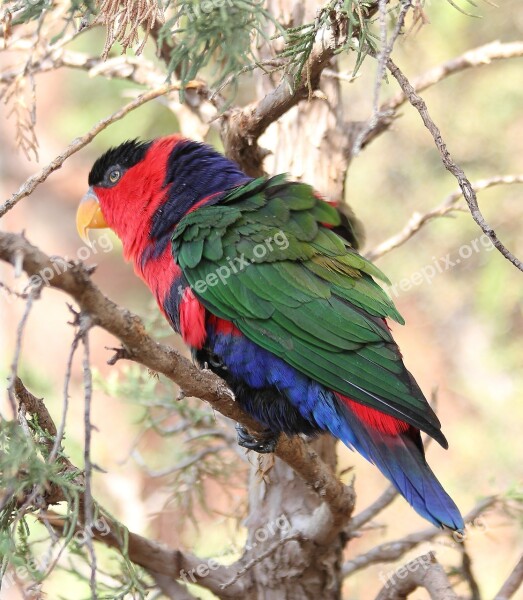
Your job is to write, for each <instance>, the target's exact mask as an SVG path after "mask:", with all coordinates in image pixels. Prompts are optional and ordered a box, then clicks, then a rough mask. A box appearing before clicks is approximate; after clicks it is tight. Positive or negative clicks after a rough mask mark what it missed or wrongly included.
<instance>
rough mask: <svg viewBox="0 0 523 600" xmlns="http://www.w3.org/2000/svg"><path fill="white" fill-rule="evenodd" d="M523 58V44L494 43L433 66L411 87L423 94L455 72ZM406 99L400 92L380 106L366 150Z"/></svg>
mask: <svg viewBox="0 0 523 600" xmlns="http://www.w3.org/2000/svg"><path fill="white" fill-rule="evenodd" d="M520 56H523V42H509V43H505V44H502V43H500V42H499V41H496V42H491V43H489V44H486V45H484V46H479V47H478V48H474V49H473V50H469V51H468V52H465V53H464V54H462V55H461V56H457V57H455V58H452V59H450V60H448V61H446V62H444V63H442V64H441V65H438V66H436V67H433V68H432V69H430V70H429V71H427V72H426V73H423V74H422V75H419V76H418V77H416V78H415V79H414V80H413V81H412V82H411V84H412V87H413V88H414V89H415V90H416V92H418V93H419V92H422V91H423V90H425V89H427V88H429V87H431V86H433V85H435V84H437V83H438V82H440V81H442V80H443V79H446V78H447V77H449V76H450V75H454V74H455V73H459V72H461V71H464V70H466V69H470V68H475V67H480V66H483V65H487V64H490V63H492V62H493V61H496V60H502V59H508V58H517V57H520ZM406 100H407V95H406V94H405V93H404V92H403V91H400V92H399V93H398V94H396V95H395V96H393V97H392V98H391V99H389V100H387V101H386V102H384V103H383V104H382V105H381V106H380V108H379V111H378V114H379V119H378V121H377V123H376V125H375V126H374V127H369V126H368V124H366V125H365V126H364V129H365V131H366V133H365V135H364V136H363V139H362V141H361V146H362V147H365V146H366V145H367V144H368V143H369V142H371V141H372V140H373V139H374V138H376V137H378V136H379V135H380V134H381V133H383V132H384V131H386V130H387V129H388V128H389V127H390V125H391V124H392V123H393V121H394V119H395V118H396V116H395V112H396V111H397V109H398V108H399V107H400V106H401V105H402V104H404V103H405V102H406Z"/></svg>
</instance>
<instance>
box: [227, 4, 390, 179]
mask: <svg viewBox="0 0 523 600" xmlns="http://www.w3.org/2000/svg"><path fill="white" fill-rule="evenodd" d="M386 1H387V2H388V1H389V0H386ZM378 6H379V2H378V1H376V2H374V3H373V4H372V5H371V6H369V7H368V8H366V11H365V14H364V15H363V18H364V19H369V18H370V17H372V16H373V15H374V14H375V13H376V11H377V10H378ZM337 29H339V27H335V26H332V27H331V28H330V29H329V30H326V31H324V36H323V39H321V40H319V41H318V42H317V43H316V45H315V48H314V50H313V51H312V53H311V56H310V58H309V61H308V63H307V66H306V68H305V69H304V74H303V75H302V77H301V79H300V81H299V82H297V83H295V82H294V81H293V79H292V75H287V76H285V77H284V78H283V79H282V81H281V82H280V83H279V85H278V86H277V87H276V88H275V89H274V90H273V91H271V92H270V93H269V94H267V95H266V96H265V97H264V98H262V99H261V100H259V101H258V102H256V103H255V104H252V105H250V106H247V107H245V108H241V109H240V108H236V109H233V110H230V111H229V112H228V114H225V115H223V116H222V123H221V125H222V131H221V137H222V140H223V144H224V147H225V152H226V154H227V156H228V157H229V158H231V159H232V160H234V161H236V162H237V163H238V164H239V165H240V167H241V168H242V170H243V171H245V172H246V173H247V174H248V175H251V176H253V177H258V176H260V175H263V166H262V163H263V159H264V158H265V153H264V151H263V150H262V149H261V148H260V147H259V146H258V143H257V140H258V138H259V137H260V136H261V135H262V133H263V132H264V131H265V130H266V129H267V127H269V125H271V123H274V122H275V121H277V120H278V119H279V118H280V117H281V116H282V115H283V114H285V113H286V112H287V111H289V110H290V109H291V108H292V107H294V106H296V105H297V104H298V103H299V102H301V101H302V100H305V99H308V98H309V97H310V94H311V92H313V91H314V90H317V89H318V88H319V84H320V78H321V74H322V72H323V70H324V69H325V68H326V67H327V66H328V64H329V63H330V61H331V60H332V58H333V57H334V56H335V54H336V51H337V50H338V48H339V47H340V39H339V38H340V35H339V31H337ZM359 32H360V28H359V26H355V27H354V30H353V34H352V35H353V37H357V36H358V34H359Z"/></svg>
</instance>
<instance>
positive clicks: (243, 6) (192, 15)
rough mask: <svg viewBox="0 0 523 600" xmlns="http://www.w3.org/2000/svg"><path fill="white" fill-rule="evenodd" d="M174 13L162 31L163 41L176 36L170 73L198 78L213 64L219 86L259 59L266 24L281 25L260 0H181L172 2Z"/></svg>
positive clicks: (185, 77)
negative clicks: (258, 46) (259, 41)
mask: <svg viewBox="0 0 523 600" xmlns="http://www.w3.org/2000/svg"><path fill="white" fill-rule="evenodd" d="M169 6H172V8H173V10H174V14H173V15H172V16H171V17H170V18H168V19H167V21H166V23H165V25H164V26H163V27H162V29H161V31H160V38H159V41H160V42H164V41H165V42H167V41H169V40H171V39H174V47H173V48H172V52H171V59H170V62H169V67H168V69H169V75H171V74H172V73H176V74H177V76H178V77H179V78H180V79H181V80H182V81H183V82H187V81H190V80H191V79H195V78H196V77H197V76H198V74H199V73H200V72H201V71H202V69H205V68H206V67H208V66H210V65H212V70H213V74H212V75H210V80H211V85H219V84H220V83H221V82H223V81H224V80H225V79H226V78H227V77H228V76H229V75H231V74H237V73H238V72H239V71H240V70H241V69H242V68H243V67H244V66H245V65H247V64H249V63H251V62H256V60H257V58H256V56H255V54H254V50H253V48H254V47H255V44H253V41H254V39H255V38H256V37H259V38H265V39H267V33H266V30H265V28H266V25H267V24H268V23H269V22H270V23H272V24H273V25H274V26H275V27H276V28H280V26H279V25H278V23H277V22H276V21H275V20H274V18H273V17H272V16H271V15H270V14H269V13H268V12H267V11H266V10H265V9H264V8H263V6H262V3H261V2H259V1H257V0H206V1H203V2H202V1H200V0H179V1H177V2H168V3H167V7H169Z"/></svg>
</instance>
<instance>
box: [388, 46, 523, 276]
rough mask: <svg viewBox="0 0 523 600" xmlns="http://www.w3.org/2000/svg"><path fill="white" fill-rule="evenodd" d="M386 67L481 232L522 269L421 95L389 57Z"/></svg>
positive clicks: (520, 263) (522, 265)
mask: <svg viewBox="0 0 523 600" xmlns="http://www.w3.org/2000/svg"><path fill="white" fill-rule="evenodd" d="M387 67H388V69H389V71H390V72H391V74H392V76H393V77H394V78H395V79H396V80H397V82H398V83H399V84H400V87H401V89H402V90H403V92H404V94H405V95H406V96H407V98H408V100H409V102H410V103H411V104H412V106H413V107H414V108H415V109H416V110H417V111H418V112H419V114H420V116H421V118H422V120H423V123H424V124H425V127H427V129H428V130H429V131H430V133H431V135H432V137H433V138H434V143H435V144H436V147H437V149H438V151H439V153H440V155H441V160H442V162H443V165H444V166H445V168H446V169H447V170H448V171H449V172H450V173H452V175H454V177H455V178H456V179H457V180H458V183H459V186H460V188H461V190H462V193H463V196H464V198H465V200H466V202H467V204H468V207H469V210H470V213H471V214H472V218H473V219H474V221H476V223H477V224H478V225H479V227H480V228H481V230H482V231H483V233H485V235H487V236H488V237H489V238H490V241H491V242H492V243H493V244H494V246H495V247H496V248H497V249H498V250H499V252H500V253H501V254H502V255H503V256H504V257H505V258H506V259H507V260H508V261H510V262H511V263H512V264H513V265H514V266H515V267H516V268H517V269H519V270H520V271H523V263H522V262H521V261H520V260H519V259H518V258H517V257H516V256H514V255H513V254H512V252H510V251H509V250H508V249H507V248H506V247H505V246H504V245H503V244H502V243H501V241H500V240H499V239H498V236H497V235H496V232H495V231H494V230H493V229H492V227H491V226H490V225H489V224H488V223H487V222H486V221H485V218H484V217H483V214H482V213H481V211H480V209H479V206H478V200H477V198H476V193H475V191H474V189H473V187H472V185H471V183H470V181H469V180H468V179H467V177H466V176H465V173H464V172H463V169H462V168H461V167H460V166H458V165H457V164H456V163H455V162H454V160H453V159H452V157H451V155H450V152H449V151H448V149H447V145H446V144H445V142H444V141H443V138H442V137H441V132H440V130H439V129H438V127H437V126H436V124H435V123H434V121H433V120H432V118H431V117H430V115H429V112H428V109H427V105H426V104H425V101H424V100H423V98H421V96H419V95H418V94H417V93H416V91H415V90H414V88H413V87H412V84H411V83H410V82H409V80H408V79H407V78H406V77H405V75H404V74H403V73H402V71H401V70H400V69H399V67H397V66H396V65H395V64H394V62H393V61H392V59H390V58H389V60H388V62H387Z"/></svg>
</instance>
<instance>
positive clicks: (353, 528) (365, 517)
mask: <svg viewBox="0 0 523 600" xmlns="http://www.w3.org/2000/svg"><path fill="white" fill-rule="evenodd" d="M397 495H398V490H397V489H396V488H395V487H394V486H393V485H389V487H388V488H387V489H386V490H385V491H384V492H383V493H382V494H381V495H380V496H379V497H378V498H377V499H376V500H375V501H374V502H373V503H372V504H371V505H370V506H368V507H367V508H366V509H364V510H362V511H361V512H360V513H358V514H357V515H354V517H352V519H351V520H350V522H349V525H348V527H347V528H346V533H347V535H348V536H353V535H354V534H355V533H356V532H357V531H358V529H361V528H362V527H363V525H365V524H366V523H368V522H369V521H370V520H371V519H373V518H374V517H375V516H376V515H377V514H379V513H380V512H381V511H382V510H383V509H384V508H387V506H388V505H389V504H390V503H391V502H392V501H393V500H394V498H396V497H397Z"/></svg>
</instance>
